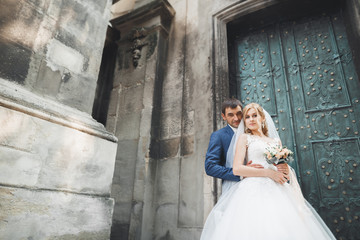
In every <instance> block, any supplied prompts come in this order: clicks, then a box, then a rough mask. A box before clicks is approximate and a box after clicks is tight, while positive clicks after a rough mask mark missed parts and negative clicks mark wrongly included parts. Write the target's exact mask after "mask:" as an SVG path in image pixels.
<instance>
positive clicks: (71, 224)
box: [0, 187, 114, 240]
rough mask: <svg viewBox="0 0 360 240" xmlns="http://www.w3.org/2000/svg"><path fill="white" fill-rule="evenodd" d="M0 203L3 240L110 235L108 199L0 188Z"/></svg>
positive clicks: (89, 237) (110, 214) (100, 236)
mask: <svg viewBox="0 0 360 240" xmlns="http://www.w3.org/2000/svg"><path fill="white" fill-rule="evenodd" d="M0 202H1V205H0V212H1V215H0V236H1V239H4V240H12V239H69V240H70V239H99V240H100V239H101V240H103V239H109V236H110V228H111V217H112V209H113V205H114V201H113V199H111V198H102V197H93V196H87V195H78V194H72V193H64V192H57V191H55V192H54V191H36V190H25V189H17V188H5V187H1V188H0ZM83 237H84V238H83Z"/></svg>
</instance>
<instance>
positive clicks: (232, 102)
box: [221, 97, 242, 115]
mask: <svg viewBox="0 0 360 240" xmlns="http://www.w3.org/2000/svg"><path fill="white" fill-rule="evenodd" d="M237 106H240V107H241V109H242V104H241V102H240V101H239V100H237V99H236V98H233V97H232V98H227V99H225V101H223V103H222V105H221V112H222V113H223V114H224V115H225V110H226V109H227V108H236V107H237Z"/></svg>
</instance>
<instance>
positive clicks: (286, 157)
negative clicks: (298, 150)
mask: <svg viewBox="0 0 360 240" xmlns="http://www.w3.org/2000/svg"><path fill="white" fill-rule="evenodd" d="M293 155H294V153H293V152H292V151H291V150H289V149H287V148H286V147H280V146H278V145H275V146H271V147H267V148H266V152H265V159H266V161H267V163H269V164H275V165H277V164H280V163H288V162H291V161H292V160H293Z"/></svg>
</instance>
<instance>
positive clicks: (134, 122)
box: [115, 112, 141, 141]
mask: <svg viewBox="0 0 360 240" xmlns="http://www.w3.org/2000/svg"><path fill="white" fill-rule="evenodd" d="M140 118H141V112H132V113H124V114H122V115H121V116H120V117H119V118H118V121H117V126H116V134H115V136H116V137H117V138H118V139H119V141H121V140H124V139H138V138H139V131H140V130H139V126H140Z"/></svg>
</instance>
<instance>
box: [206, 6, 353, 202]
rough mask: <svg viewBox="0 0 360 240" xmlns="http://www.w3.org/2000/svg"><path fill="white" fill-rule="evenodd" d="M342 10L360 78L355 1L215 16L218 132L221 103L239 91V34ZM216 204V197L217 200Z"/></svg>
mask: <svg viewBox="0 0 360 240" xmlns="http://www.w3.org/2000/svg"><path fill="white" fill-rule="evenodd" d="M331 9H340V10H339V11H342V12H343V16H344V22H345V26H346V31H347V35H348V39H349V44H350V48H351V49H352V53H353V56H355V57H354V63H355V69H356V72H357V73H358V75H359V70H360V68H359V62H358V60H357V57H358V56H359V48H358V47H357V46H356V41H357V39H358V37H357V36H358V32H356V31H354V29H356V28H357V27H358V26H359V20H358V19H357V17H356V15H354V14H352V11H353V9H357V10H359V8H358V4H356V3H355V2H354V1H313V2H310V1H242V2H238V3H234V4H232V5H229V6H228V7H226V8H223V9H222V10H220V11H218V12H217V13H215V14H214V15H213V45H212V46H213V52H212V53H213V80H214V118H213V119H214V129H219V128H220V127H221V124H222V123H221V121H219V120H217V118H216V114H217V113H218V112H220V111H221V102H222V100H223V99H224V98H225V97H227V96H235V97H236V91H233V89H236V79H235V78H236V77H235V76H236V69H235V63H236V61H235V57H236V51H235V49H234V48H233V47H234V46H233V42H234V39H235V37H236V34H238V33H242V34H243V33H244V32H249V31H251V30H252V29H256V28H258V27H260V26H262V25H266V24H271V23H275V22H277V21H281V20H285V19H289V20H291V19H296V18H298V17H303V16H307V15H312V14H315V13H319V14H321V11H327V10H331ZM217 189H219V182H216V181H214V190H215V193H218V194H217V196H218V195H219V193H220V191H217ZM214 201H216V194H215V199H214Z"/></svg>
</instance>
